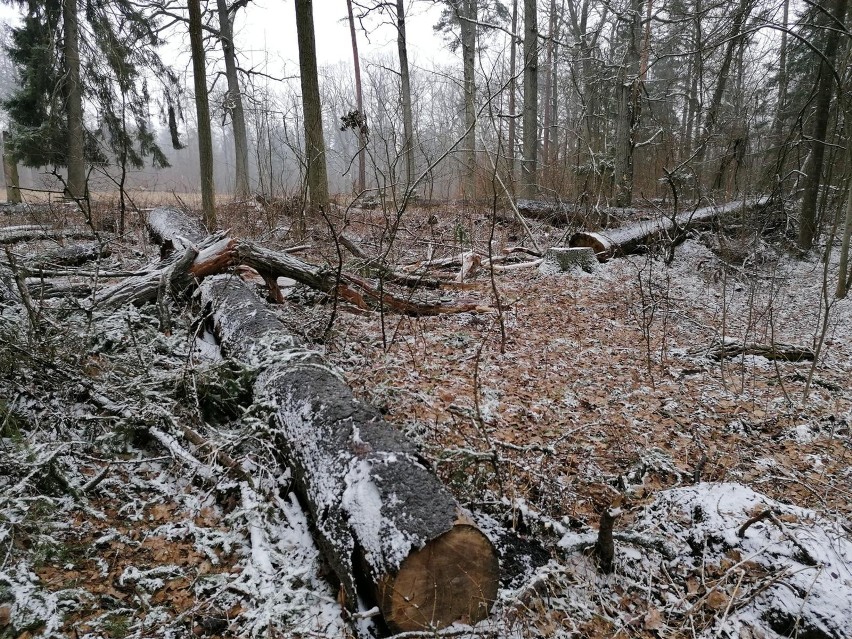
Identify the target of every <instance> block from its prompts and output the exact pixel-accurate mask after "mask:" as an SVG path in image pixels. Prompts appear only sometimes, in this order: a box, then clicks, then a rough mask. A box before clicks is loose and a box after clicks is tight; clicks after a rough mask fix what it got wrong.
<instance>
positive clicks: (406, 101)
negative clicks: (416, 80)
mask: <svg viewBox="0 0 852 639" xmlns="http://www.w3.org/2000/svg"><path fill="white" fill-rule="evenodd" d="M396 44H397V51H398V53H399V77H400V84H401V85H402V96H401V97H402V136H403V141H402V155H403V160H404V162H405V189H406V190H408V189H409V187H410V186H411V184H412V182H413V181H414V116H413V109H412V106H411V76H410V75H409V69H408V40H407V39H406V35H405V6H404V4H403V0H396Z"/></svg>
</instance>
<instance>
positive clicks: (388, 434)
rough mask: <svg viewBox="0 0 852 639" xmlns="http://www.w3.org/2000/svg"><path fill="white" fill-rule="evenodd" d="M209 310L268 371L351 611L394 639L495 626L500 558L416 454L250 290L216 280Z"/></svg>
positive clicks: (321, 539)
mask: <svg viewBox="0 0 852 639" xmlns="http://www.w3.org/2000/svg"><path fill="white" fill-rule="evenodd" d="M201 299H202V303H203V304H204V305H205V307H207V308H209V309H210V313H211V317H212V319H213V323H214V330H215V332H216V333H217V335H218V337H219V339H220V341H221V345H222V349H223V351H224V352H225V353H226V354H227V355H229V356H231V357H235V358H238V359H241V360H243V361H246V362H249V363H252V364H254V365H257V366H259V367H261V368H262V369H263V372H262V373H261V374H260V375H259V376H258V379H257V382H256V384H255V393H256V395H257V396H259V397H262V398H263V399H264V400H265V403H267V405H270V406H274V413H273V416H272V418H271V421H270V424H271V428H272V434H273V436H274V437H275V438H276V443H277V444H278V446H279V447H280V449H281V451H282V454H283V456H284V458H285V459H286V461H287V462H288V463H289V464H290V466H291V468H292V470H293V475H294V480H295V482H294V484H295V487H296V491H297V493H298V494H299V495H300V497H301V499H302V500H303V503H304V504H305V505H306V507H307V509H308V511H309V514H310V517H311V520H312V521H313V524H314V527H315V531H316V539H317V542H318V545H319V547H320V550H321V552H322V553H323V555H324V557H325V559H326V561H327V562H328V564H329V565H330V566H331V567H332V569H333V570H334V573H335V575H336V576H337V578H338V579H339V580H340V582H341V585H342V587H343V590H344V592H345V594H346V603H347V606H348V607H349V608H350V609H355V608H356V606H357V605H358V601H359V600H360V601H361V602H362V603H364V604H365V605H367V606H368V607H369V606H372V605H377V606H378V607H379V609H380V610H381V613H382V615H383V617H384V621H385V623H386V624H387V626H388V628H389V629H390V630H391V631H393V632H405V631H422V630H435V629H440V628H444V627H446V626H449V625H451V624H453V623H468V624H473V623H476V622H477V621H480V620H481V619H483V618H485V617H486V616H487V614H488V612H489V609H490V607H491V604H492V603H493V601H494V600H495V598H496V595H497V586H498V579H499V570H498V564H497V554H496V551H495V549H494V547H493V546H492V544H491V542H490V541H489V540H488V539H487V538H486V537H485V535H484V534H483V533H482V532H481V531H480V530H479V529H478V528H476V527H475V526H473V525H472V524H471V523H470V521H469V520H467V519H466V518H464V517H463V516H461V515H460V513H461V510H460V508H459V506H458V504H457V502H456V501H455V499H454V498H453V497H452V495H451V494H450V493H449V491H448V490H447V489H446V487H444V485H443V484H442V483H441V482H440V481H439V480H438V478H437V477H435V475H434V474H433V473H432V472H431V471H430V470H428V469H427V468H426V467H425V466H424V465H423V463H421V460H420V458H419V456H418V454H417V450H416V448H415V446H414V445H413V444H412V443H411V442H410V441H409V440H408V439H407V438H406V437H405V436H404V435H402V433H400V432H399V431H397V430H396V429H395V428H394V427H393V426H391V425H390V424H388V423H387V422H385V421H384V420H382V418H381V416H380V415H379V413H378V411H376V410H375V409H374V408H372V407H370V406H368V405H366V404H364V403H361V402H358V401H357V400H355V399H354V397H353V396H352V391H351V390H350V389H349V387H348V386H347V385H346V383H345V382H344V381H343V380H342V379H341V378H340V377H339V376H338V374H337V373H336V372H335V371H333V370H332V369H331V368H330V367H329V365H328V364H327V363H326V362H325V361H324V360H323V358H322V357H321V356H320V355H319V354H318V353H316V352H314V351H310V350H307V349H306V348H305V347H304V345H303V344H302V343H301V342H300V341H299V340H298V339H296V338H295V337H292V336H289V335H286V334H284V332H283V326H282V325H281V323H280V322H279V321H278V318H277V316H276V315H275V314H274V313H273V312H272V311H270V310H269V309H268V308H267V307H266V305H265V304H263V303H262V302H261V301H260V300H259V299H257V297H256V296H255V295H254V294H253V293H252V291H251V290H250V288H248V287H247V286H246V285H245V284H244V283H243V282H242V281H241V280H239V279H238V278H234V277H228V276H216V277H211V278H207V279H205V280H204V282H203V284H202V285H201Z"/></svg>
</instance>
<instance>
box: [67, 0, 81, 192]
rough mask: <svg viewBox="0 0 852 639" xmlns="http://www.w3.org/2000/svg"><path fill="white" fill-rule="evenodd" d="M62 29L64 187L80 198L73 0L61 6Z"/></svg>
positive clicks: (77, 46)
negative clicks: (65, 127) (65, 144)
mask: <svg viewBox="0 0 852 639" xmlns="http://www.w3.org/2000/svg"><path fill="white" fill-rule="evenodd" d="M62 23H63V29H64V31H65V40H64V44H63V52H64V55H65V100H66V104H65V114H66V117H67V119H68V155H67V158H66V165H67V169H68V179H67V181H66V183H65V190H66V193H67V194H68V196H69V197H72V198H74V199H81V198H83V197H85V195H86V165H85V159H84V155H83V146H84V138H85V129H84V128H83V86H82V84H81V82H80V33H79V20H78V15H77V0H65V2H64V3H63V5H62Z"/></svg>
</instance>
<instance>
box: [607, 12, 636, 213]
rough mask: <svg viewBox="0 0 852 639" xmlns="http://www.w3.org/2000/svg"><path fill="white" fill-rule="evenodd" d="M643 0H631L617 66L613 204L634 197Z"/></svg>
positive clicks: (628, 201) (622, 204)
mask: <svg viewBox="0 0 852 639" xmlns="http://www.w3.org/2000/svg"><path fill="white" fill-rule="evenodd" d="M642 1H643V0H630V7H629V10H628V11H627V12H625V17H624V21H625V22H626V25H625V27H624V41H625V42H624V44H625V52H624V58H623V60H622V63H621V65H620V66H619V69H618V80H617V81H618V85H617V86H616V88H615V96H616V97H615V100H616V110H617V111H616V120H615V153H614V154H613V156H614V157H613V183H614V186H615V205H616V206H630V203H631V201H632V200H633V149H634V148H635V146H636V140H635V139H634V136H635V132H636V129H637V128H638V126H639V109H640V103H639V75H640V49H639V47H640V45H639V38H640V34H641V28H640V27H641V20H642Z"/></svg>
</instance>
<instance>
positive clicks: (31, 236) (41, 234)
mask: <svg viewBox="0 0 852 639" xmlns="http://www.w3.org/2000/svg"><path fill="white" fill-rule="evenodd" d="M65 238H70V239H85V240H91V239H95V233H94V231H92V230H91V229H88V228H84V227H80V228H67V229H52V228H45V227H43V226H39V225H38V224H23V225H21V226H7V227H6V228H3V229H0V244H15V243H17V242H29V241H32V240H62V239H65Z"/></svg>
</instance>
